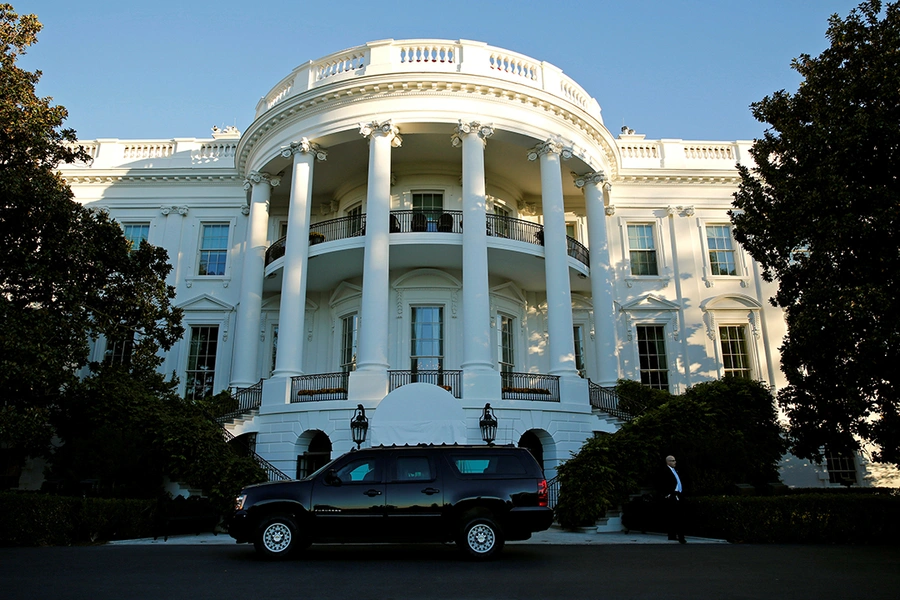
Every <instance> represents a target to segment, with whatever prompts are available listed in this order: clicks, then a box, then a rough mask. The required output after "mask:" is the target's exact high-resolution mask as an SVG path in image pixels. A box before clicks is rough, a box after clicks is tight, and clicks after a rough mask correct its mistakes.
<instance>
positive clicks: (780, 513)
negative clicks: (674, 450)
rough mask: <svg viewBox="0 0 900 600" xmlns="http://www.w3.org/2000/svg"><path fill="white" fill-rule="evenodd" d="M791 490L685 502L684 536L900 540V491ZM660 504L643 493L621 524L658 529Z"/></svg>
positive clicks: (752, 540) (754, 540) (734, 539)
mask: <svg viewBox="0 0 900 600" xmlns="http://www.w3.org/2000/svg"><path fill="white" fill-rule="evenodd" d="M894 492H895V493H893V494H890V493H856V494H854V493H845V494H834V493H791V494H787V495H783V496H705V497H699V498H689V499H688V500H687V504H686V505H685V527H686V532H687V534H688V535H697V536H702V537H711V538H718V539H725V540H728V541H730V542H744V543H778V544H897V543H900V494H898V493H896V490H895V491H894ZM660 514H661V510H660V507H659V506H658V505H657V504H656V503H655V502H652V501H648V500H647V499H645V498H640V499H636V500H634V501H632V502H630V503H628V504H627V505H626V506H625V511H624V514H623V524H624V525H625V527H627V528H628V529H632V530H638V531H660V532H662V531H664V528H663V526H662V525H663V523H662V521H661V519H660Z"/></svg>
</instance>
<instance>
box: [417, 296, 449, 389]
mask: <svg viewBox="0 0 900 600" xmlns="http://www.w3.org/2000/svg"><path fill="white" fill-rule="evenodd" d="M410 363H411V365H410V368H411V369H412V372H413V374H415V373H416V372H418V371H441V370H443V368H444V309H443V307H440V306H413V307H412V329H411V332H410ZM413 379H415V377H413Z"/></svg>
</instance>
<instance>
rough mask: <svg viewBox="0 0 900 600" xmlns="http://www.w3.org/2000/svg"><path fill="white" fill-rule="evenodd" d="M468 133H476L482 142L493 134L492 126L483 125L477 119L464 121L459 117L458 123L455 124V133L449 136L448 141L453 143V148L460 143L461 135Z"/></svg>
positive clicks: (484, 142) (485, 141)
mask: <svg viewBox="0 0 900 600" xmlns="http://www.w3.org/2000/svg"><path fill="white" fill-rule="evenodd" d="M470 134H475V135H477V136H478V138H479V139H480V140H481V142H482V143H483V144H487V139H488V138H489V137H491V136H492V135H494V126H493V125H484V124H482V123H479V122H478V121H472V122H471V123H464V122H463V120H462V119H460V120H459V125H457V126H456V133H454V134H453V135H451V136H450V142H451V143H452V144H453V147H454V148H458V147H459V146H461V145H462V136H464V135H470Z"/></svg>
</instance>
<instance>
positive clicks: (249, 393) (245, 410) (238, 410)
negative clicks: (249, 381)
mask: <svg viewBox="0 0 900 600" xmlns="http://www.w3.org/2000/svg"><path fill="white" fill-rule="evenodd" d="M262 386H263V380H262V379H260V380H259V381H257V382H256V383H254V384H253V385H251V386H250V387H246V388H240V389H237V390H235V391H234V392H232V394H231V402H229V403H228V405H227V406H225V407H224V410H225V412H223V413H222V414H219V415H214V419H215V421H216V423H219V424H220V425H221V424H223V423H227V422H229V421H233V420H234V419H236V418H238V417H240V416H241V415H246V414H249V413H250V412H251V411H253V410H256V409H257V408H259V406H260V404H262Z"/></svg>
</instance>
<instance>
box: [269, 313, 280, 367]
mask: <svg viewBox="0 0 900 600" xmlns="http://www.w3.org/2000/svg"><path fill="white" fill-rule="evenodd" d="M277 358H278V324H277V323H276V324H275V325H273V326H272V368H271V369H269V377H271V376H272V374H273V373H275V359H277Z"/></svg>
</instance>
